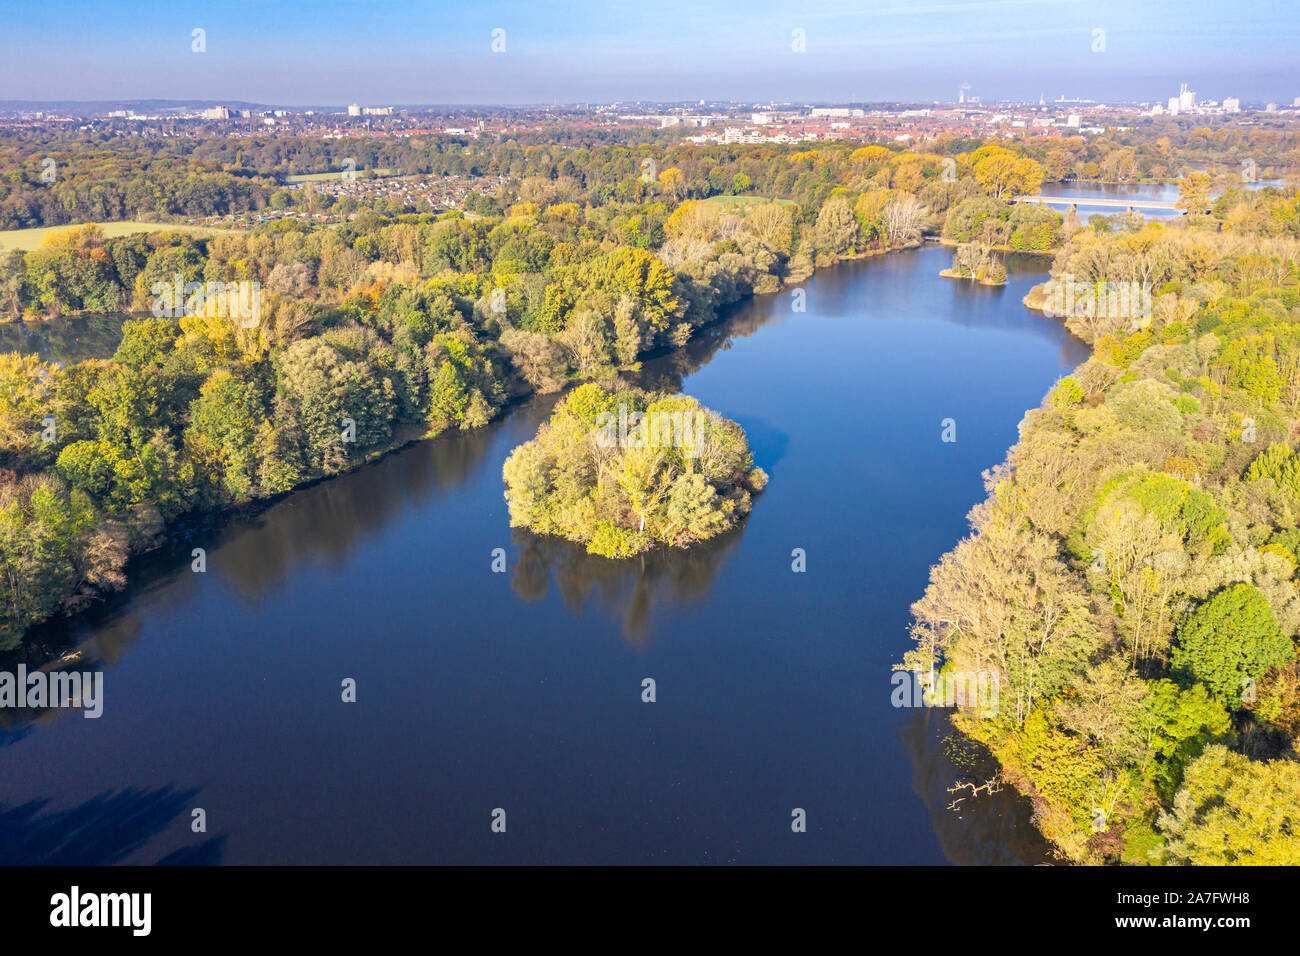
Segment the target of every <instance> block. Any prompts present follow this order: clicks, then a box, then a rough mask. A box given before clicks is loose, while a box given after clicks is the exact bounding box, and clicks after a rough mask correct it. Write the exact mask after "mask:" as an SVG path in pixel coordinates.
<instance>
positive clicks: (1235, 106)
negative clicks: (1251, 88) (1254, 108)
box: [1223, 96, 1241, 113]
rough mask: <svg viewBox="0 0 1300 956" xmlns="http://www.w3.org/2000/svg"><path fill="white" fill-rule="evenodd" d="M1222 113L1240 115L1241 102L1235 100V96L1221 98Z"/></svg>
mask: <svg viewBox="0 0 1300 956" xmlns="http://www.w3.org/2000/svg"><path fill="white" fill-rule="evenodd" d="M1223 112H1225V113H1240V112H1241V100H1239V99H1237V98H1236V97H1235V96H1225V97H1224V98H1223Z"/></svg>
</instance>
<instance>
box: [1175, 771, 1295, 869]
mask: <svg viewBox="0 0 1300 956" xmlns="http://www.w3.org/2000/svg"><path fill="white" fill-rule="evenodd" d="M1159 825H1160V829H1161V830H1162V831H1163V832H1164V835H1165V839H1166V843H1165V846H1164V847H1163V848H1162V849H1161V850H1160V851H1159V853H1158V856H1159V858H1160V861H1161V862H1163V863H1166V864H1175V865H1184V866H1276V865H1291V866H1294V865H1295V864H1296V863H1298V862H1300V763H1296V762H1295V761H1293V760H1273V761H1269V762H1263V761H1255V760H1251V759H1249V758H1248V757H1243V756H1242V755H1241V754H1235V753H1232V752H1231V751H1229V750H1228V748H1227V747H1224V746H1222V745H1214V746H1210V747H1207V748H1206V749H1205V753H1203V754H1202V755H1201V756H1200V757H1198V758H1197V759H1196V760H1194V761H1193V762H1192V763H1191V765H1190V766H1189V767H1188V768H1187V773H1186V775H1185V776H1184V778H1183V788H1182V789H1181V790H1180V791H1179V792H1178V795H1177V796H1176V797H1174V805H1173V808H1172V810H1170V811H1169V812H1168V813H1162V814H1161V815H1160V820H1159Z"/></svg>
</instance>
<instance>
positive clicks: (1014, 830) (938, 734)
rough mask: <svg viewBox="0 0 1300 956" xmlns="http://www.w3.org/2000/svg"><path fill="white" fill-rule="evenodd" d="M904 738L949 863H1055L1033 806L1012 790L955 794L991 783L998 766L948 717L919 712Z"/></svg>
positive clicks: (915, 788)
mask: <svg viewBox="0 0 1300 956" xmlns="http://www.w3.org/2000/svg"><path fill="white" fill-rule="evenodd" d="M901 737H902V740H903V743H904V744H905V745H906V746H907V749H908V750H909V751H910V752H911V755H912V789H913V791H914V792H915V793H916V795H917V796H918V797H920V798H921V800H922V801H923V802H924V803H925V806H926V809H928V810H929V811H930V818H931V820H932V821H933V825H934V832H935V834H936V835H937V836H938V837H939V842H940V844H941V845H942V846H943V852H944V854H945V855H946V856H947V857H948V859H949V860H951V861H952V862H953V863H956V864H959V865H963V866H1008V865H1026V866H1031V865H1035V864H1038V863H1046V862H1051V861H1052V860H1053V859H1054V857H1053V855H1052V852H1051V848H1050V846H1049V845H1048V843H1047V841H1046V840H1045V839H1043V836H1042V834H1041V833H1039V832H1038V830H1037V829H1036V828H1035V827H1034V824H1033V814H1032V810H1033V807H1032V804H1031V803H1030V802H1029V801H1028V800H1027V799H1025V798H1024V797H1022V796H1020V795H1019V794H1018V793H1016V792H1015V791H1014V790H1013V789H1011V787H1009V786H1005V785H1004V786H1003V788H1002V789H1001V790H999V791H997V792H995V793H991V794H990V793H981V794H979V795H978V796H971V795H970V794H969V792H962V791H959V792H956V793H954V792H953V790H952V788H954V787H958V786H959V785H960V784H964V783H971V784H974V785H976V786H980V785H983V784H984V783H986V782H987V781H988V780H990V779H992V778H993V777H994V776H995V775H996V773H997V762H996V761H995V760H994V759H993V756H992V754H990V753H989V752H988V751H987V750H986V749H985V748H984V747H983V746H981V745H980V744H978V743H976V742H975V741H973V740H971V739H970V738H968V737H965V736H964V735H962V734H959V733H957V732H955V731H954V730H953V728H952V725H951V723H949V721H948V717H947V714H946V712H945V711H943V710H939V709H935V708H930V707H920V708H917V709H916V711H915V712H914V716H913V717H912V719H911V720H910V721H908V723H907V724H906V725H905V726H904V727H903V730H902V733H901ZM959 797H960V798H963V799H961V801H960V802H959V803H958V804H957V805H956V806H955V807H954V806H953V803H954V801H955V800H957V798H959Z"/></svg>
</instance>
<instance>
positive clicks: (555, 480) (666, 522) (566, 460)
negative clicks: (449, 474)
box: [502, 383, 767, 558]
mask: <svg viewBox="0 0 1300 956" xmlns="http://www.w3.org/2000/svg"><path fill="white" fill-rule="evenodd" d="M502 473H503V477H504V478H505V484H506V501H507V502H508V503H509V506H510V525H511V527H516V528H528V529H529V530H531V531H534V532H537V533H538V534H554V535H560V536H561V537H564V538H568V539H569V540H570V541H576V542H579V543H581V544H585V545H586V546H587V550H588V551H589V552H591V553H592V554H599V555H603V556H605V557H607V558H627V557H631V556H633V555H636V554H640V553H641V552H643V551H648V550H650V549H651V548H654V547H657V546H660V545H670V546H673V547H679V548H686V547H690V546H691V545H693V544H697V543H699V542H701V541H706V540H708V539H709V538H713V537H716V536H717V535H720V534H722V533H723V532H725V531H729V530H730V529H732V528H734V527H735V526H736V525H737V524H738V523H739V522H740V521H741V520H742V519H743V518H744V517H745V516H746V515H748V514H749V511H750V507H751V502H752V495H754V494H756V493H758V492H760V491H762V490H763V487H764V486H765V485H766V484H767V474H766V472H764V471H763V469H761V468H755V467H754V456H753V454H752V453H751V452H750V450H749V442H748V441H747V440H746V438H745V432H744V429H742V428H741V427H740V426H739V425H737V424H736V423H735V422H733V421H730V420H728V419H726V418H723V417H722V416H721V415H719V414H718V413H717V412H714V411H711V410H709V409H707V408H705V407H704V406H702V405H701V404H700V403H699V402H698V401H697V400H696V399H694V398H691V397H690V396H688V395H671V394H665V393H660V392H646V391H642V390H641V389H635V388H627V389H620V390H617V391H607V390H605V389H603V388H601V387H600V386H599V385H596V384H591V383H589V384H586V385H582V386H580V387H579V388H576V389H574V390H573V392H572V393H570V394H569V395H568V396H567V397H566V398H565V399H564V400H563V401H561V402H560V404H559V405H557V406H556V408H555V411H554V412H553V413H552V415H551V418H550V420H549V421H547V422H545V423H544V424H543V425H542V426H541V428H540V429H539V430H538V432H537V437H536V438H534V439H533V440H532V441H528V442H525V443H524V444H522V445H520V446H519V447H518V448H516V449H515V450H514V451H513V452H511V454H510V457H509V458H508V459H506V463H505V467H504V468H503V469H502Z"/></svg>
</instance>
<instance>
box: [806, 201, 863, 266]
mask: <svg viewBox="0 0 1300 956" xmlns="http://www.w3.org/2000/svg"><path fill="white" fill-rule="evenodd" d="M813 235H814V238H815V242H816V245H817V251H818V252H819V253H821V254H822V255H829V256H842V255H846V254H847V253H850V252H852V251H853V249H854V247H855V246H856V245H857V243H858V220H857V218H856V217H855V216H854V215H853V207H852V206H850V205H849V201H848V199H846V198H845V197H844V196H832V197H831V198H830V199H828V200H827V201H826V203H825V205H823V206H822V209H821V212H820V213H818V214H817V225H816V227H815V228H814V230H813Z"/></svg>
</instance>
